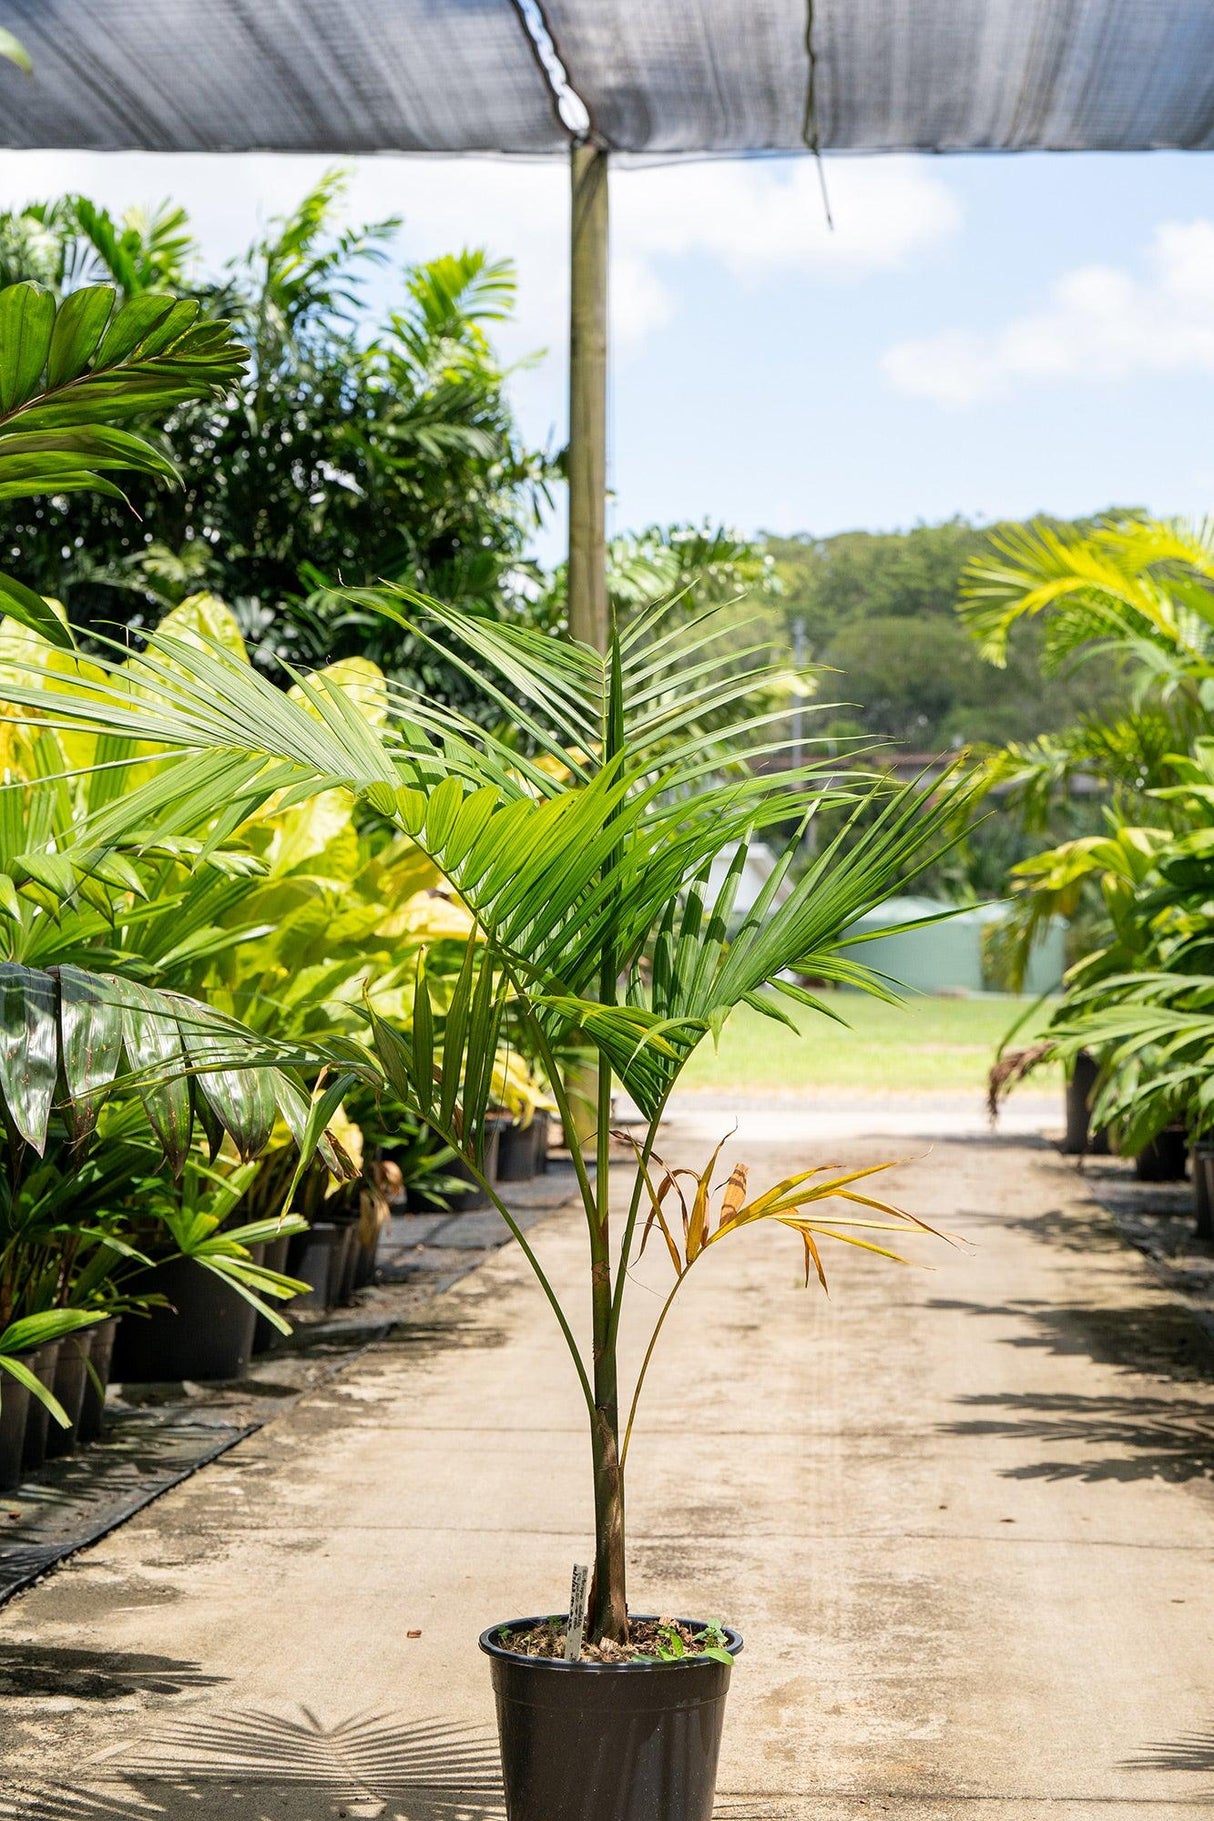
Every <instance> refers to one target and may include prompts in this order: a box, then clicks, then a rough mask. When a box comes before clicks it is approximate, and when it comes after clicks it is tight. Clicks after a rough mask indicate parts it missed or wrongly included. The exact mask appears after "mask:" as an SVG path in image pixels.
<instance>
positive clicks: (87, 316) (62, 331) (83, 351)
mask: <svg viewBox="0 0 1214 1821" xmlns="http://www.w3.org/2000/svg"><path fill="white" fill-rule="evenodd" d="M117 295H118V293H117V291H116V290H115V289H114V286H113V285H85V286H83V287H82V288H81V289H80V290H79V291H72V292H70V293H69V295H68V296H67V297H65V298H64V300H63V302H62V303H61V304H60V305H59V311H58V314H57V316H56V318H55V327H54V329H53V330H52V332H51V346H50V354H49V357H48V359H47V369H46V383H47V385H48V386H49V387H50V388H51V390H52V391H54V390H55V389H56V388H57V387H59V386H63V385H66V384H67V382H68V381H69V380H73V379H77V378H79V376H80V374H81V373H83V372H84V370H85V368H86V367H87V366H88V364H89V362H90V361H91V360H92V358H93V356H94V354H95V353H96V352H97V348H98V346H99V344H100V341H101V337H102V335H103V334H104V332H105V325H106V323H107V322H108V321H109V320H110V311H111V310H112V309H113V307H114V302H115V299H116V298H117Z"/></svg>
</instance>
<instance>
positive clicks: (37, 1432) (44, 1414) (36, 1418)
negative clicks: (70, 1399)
mask: <svg viewBox="0 0 1214 1821" xmlns="http://www.w3.org/2000/svg"><path fill="white" fill-rule="evenodd" d="M61 1344H62V1343H61V1342H60V1341H57V1340H48V1341H47V1342H46V1344H45V1346H42V1347H39V1348H37V1349H36V1351H35V1352H34V1354H33V1356H32V1357H31V1359H30V1361H29V1368H30V1371H31V1372H32V1373H33V1374H34V1375H35V1377H36V1378H39V1379H41V1380H42V1383H43V1384H44V1385H45V1386H46V1388H47V1390H48V1391H50V1392H53V1391H54V1389H55V1372H56V1369H57V1367H58V1365H59V1348H60V1346H61ZM51 1421H52V1418H51V1413H50V1411H49V1410H48V1409H47V1407H46V1405H45V1404H44V1403H43V1401H42V1399H41V1398H40V1397H34V1396H33V1395H32V1394H31V1396H30V1400H29V1404H28V1407H27V1409H26V1413H25V1442H24V1445H23V1447H22V1449H21V1470H22V1472H23V1473H37V1471H38V1469H39V1468H40V1467H41V1466H42V1465H43V1463H44V1462H45V1460H46V1431H47V1425H48V1423H50V1422H51ZM56 1426H57V1425H56Z"/></svg>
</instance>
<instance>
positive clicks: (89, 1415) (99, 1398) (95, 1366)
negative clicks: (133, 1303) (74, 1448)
mask: <svg viewBox="0 0 1214 1821" xmlns="http://www.w3.org/2000/svg"><path fill="white" fill-rule="evenodd" d="M117 1332H118V1318H117V1316H116V1315H111V1316H110V1317H109V1319H108V1321H99V1322H98V1323H97V1326H96V1327H95V1328H90V1329H89V1365H90V1366H91V1367H92V1371H91V1372H88V1373H86V1374H85V1381H84V1399H83V1401H82V1403H81V1406H80V1421H79V1422H78V1423H77V1425H76V1439H77V1441H81V1442H96V1441H100V1439H101V1432H102V1429H103V1428H104V1426H105V1388H106V1386H107V1385H108V1384H109V1382H110V1364H111V1362H112V1360H113V1357H114V1336H115V1335H116V1334H117Z"/></svg>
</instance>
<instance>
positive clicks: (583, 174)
mask: <svg viewBox="0 0 1214 1821" xmlns="http://www.w3.org/2000/svg"><path fill="white" fill-rule="evenodd" d="M569 285H570V295H569V631H570V633H571V635H572V636H573V637H574V638H575V639H581V640H583V641H584V643H585V644H587V645H594V646H597V648H598V649H599V650H600V651H604V650H606V647H607V153H606V152H605V151H604V150H603V149H602V148H601V147H599V146H596V145H575V146H574V148H573V166H572V210H571V230H570V246H569Z"/></svg>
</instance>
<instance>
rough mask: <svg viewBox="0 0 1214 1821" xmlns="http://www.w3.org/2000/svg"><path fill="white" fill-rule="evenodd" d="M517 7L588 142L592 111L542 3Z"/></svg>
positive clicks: (573, 123) (574, 129)
mask: <svg viewBox="0 0 1214 1821" xmlns="http://www.w3.org/2000/svg"><path fill="white" fill-rule="evenodd" d="M514 3H515V5H516V6H517V8H518V12H519V17H520V18H521V20H522V22H523V29H524V31H525V32H526V33H527V36H528V37H529V38H530V40H531V42H532V44H533V45H534V46H535V54H536V57H537V58H538V60H539V65H540V68H541V69H542V70H543V72H544V79H545V81H546V82H547V83H548V85H549V87H550V88H551V90H552V99H553V102H554V104H555V106H556V111H557V115H558V118H559V119H560V120H561V122H562V124H563V125H565V126H567V127H568V128H569V131H570V132H571V133H572V134H573V136H574V138H575V139H586V138H589V137H590V136H591V126H592V123H591V119H590V111H589V109H588V108H587V106H586V103H585V102H584V101H583V100H582V97H581V96H580V95H579V94H578V93H577V91H576V90H575V89H574V88H573V86H572V84H571V83H570V81H569V72H568V70H567V69H566V68H565V65H564V64H563V63H562V62H561V54H560V52H559V51H558V50H557V47H556V45H555V43H554V42H553V38H552V32H551V30H550V29H549V25H548V21H547V19H546V18H545V17H544V9H543V7H542V6H541V5H540V0H514ZM811 4H812V0H811Z"/></svg>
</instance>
